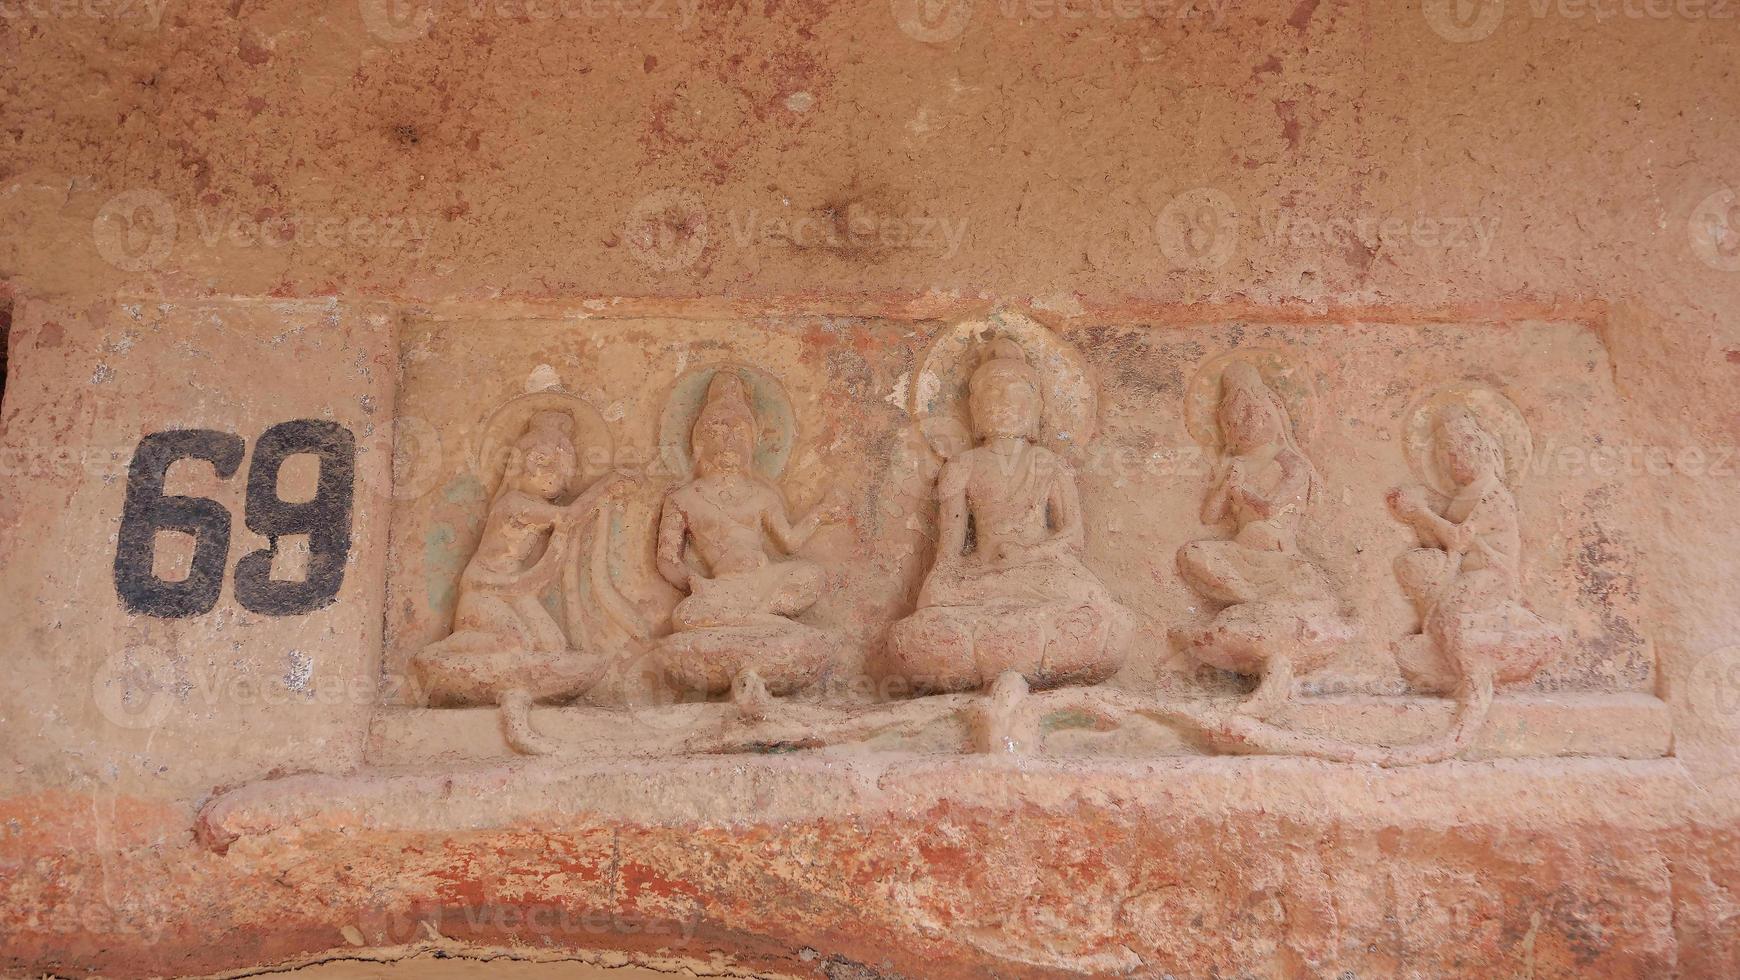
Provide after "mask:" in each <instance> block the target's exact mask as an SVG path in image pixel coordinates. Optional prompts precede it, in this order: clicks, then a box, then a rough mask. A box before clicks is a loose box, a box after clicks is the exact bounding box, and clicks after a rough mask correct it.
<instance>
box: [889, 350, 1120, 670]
mask: <svg viewBox="0 0 1740 980" xmlns="http://www.w3.org/2000/svg"><path fill="white" fill-rule="evenodd" d="M968 408H969V413H970V415H971V419H972V428H973V435H974V441H975V442H976V443H977V445H976V446H974V447H973V448H971V449H968V450H967V451H965V452H963V453H961V454H960V455H958V456H955V457H954V458H952V459H950V460H949V461H948V462H947V463H945V464H944V466H943V470H942V473H941V475H940V476H939V477H938V480H937V489H936V493H937V500H938V502H939V506H940V514H939V522H938V523H939V527H938V537H937V552H936V563H935V565H934V566H933V567H932V568H931V571H930V574H929V576H928V577H927V578H926V579H925V582H924V586H923V588H922V589H921V591H920V592H919V597H918V609H917V611H916V612H914V613H913V614H912V615H911V616H909V617H907V618H906V619H904V620H901V621H900V622H898V623H895V624H894V626H893V627H892V628H891V629H890V630H889V634H888V650H889V657H890V660H891V666H892V667H893V669H894V670H896V671H899V672H902V673H903V674H904V675H905V676H906V677H907V678H908V679H909V680H910V681H911V683H912V684H914V685H915V687H916V688H917V689H919V690H921V691H928V692H941V691H962V690H970V689H974V688H980V687H985V686H988V685H991V684H992V683H993V682H998V681H1000V680H1002V679H1004V678H1005V677H1008V678H1013V679H1014V680H1016V681H1024V682H1025V685H1026V686H1030V687H1034V688H1043V687H1054V686H1057V685H1062V684H1095V683H1098V682H1100V681H1103V680H1105V679H1106V678H1108V677H1110V676H1111V675H1112V674H1114V673H1116V672H1117V670H1118V668H1119V667H1120V666H1122V664H1123V650H1122V644H1123V641H1124V639H1125V638H1126V636H1127V635H1128V632H1129V628H1130V616H1129V613H1128V611H1126V610H1125V609H1124V608H1123V607H1122V606H1120V605H1119V604H1118V603H1117V602H1116V601H1114V600H1113V599H1112V597H1111V594H1110V593H1109V592H1107V591H1106V588H1105V586H1103V585H1101V584H1100V581H1099V579H1098V578H1096V577H1095V576H1094V573H1093V572H1091V571H1089V570H1088V568H1087V566H1086V565H1084V564H1082V560H1081V552H1082V514H1081V501H1080V499H1079V498H1078V496H1077V492H1076V483H1075V473H1074V472H1073V470H1072V469H1071V467H1070V466H1069V464H1068V463H1067V462H1066V461H1065V460H1064V459H1063V458H1062V457H1060V456H1058V455H1057V454H1055V453H1053V452H1052V451H1051V450H1049V449H1047V448H1045V447H1044V446H1041V445H1039V444H1038V443H1037V441H1036V436H1037V435H1038V431H1039V424H1040V419H1041V417H1042V413H1043V408H1044V403H1043V401H1042V395H1041V387H1040V383H1039V378H1038V375H1037V374H1036V373H1035V372H1034V369H1033V367H1032V366H1031V365H1029V364H1028V363H1027V358H1026V355H1025V354H1024V353H1023V352H1022V350H1021V347H1020V346H1019V345H1018V344H1016V343H1015V341H1013V340H1011V339H1009V338H1007V337H999V338H997V339H995V340H993V341H991V343H990V344H989V345H987V347H986V352H985V358H984V360H983V361H982V363H981V364H980V365H979V367H978V368H977V369H976V370H974V372H973V375H972V378H971V380H970V381H969V383H968Z"/></svg>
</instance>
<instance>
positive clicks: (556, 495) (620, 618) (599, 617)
mask: <svg viewBox="0 0 1740 980" xmlns="http://www.w3.org/2000/svg"><path fill="white" fill-rule="evenodd" d="M573 426H574V419H573V417H572V416H570V415H568V414H565V413H563V412H560V411H540V412H537V413H535V414H533V415H532V416H531V419H530V421H529V422H528V423H527V425H526V429H525V431H524V433H522V434H521V435H520V436H519V437H518V438H517V439H516V440H515V441H514V443H513V445H512V447H511V449H510V451H509V455H508V461H507V468H506V471H505V473H504V474H503V477H502V482H501V486H500V489H499V490H498V491H497V492H496V494H495V496H494V498H493V499H492V500H491V501H490V505H489V514H488V516H487V518H486V519H485V522H484V526H483V537H482V539H481V540H480V541H479V542H478V546H477V551H476V553H475V554H473V555H472V557H471V561H470V562H469V563H467V564H466V566H465V571H464V572H463V573H462V574H461V576H460V579H459V600H458V604H457V607H456V609H455V612H454V616H453V632H452V634H451V635H450V636H447V637H446V638H444V639H441V640H438V641H436V642H434V643H431V644H429V645H428V646H426V647H424V648H423V649H422V650H421V651H419V652H418V653H417V655H416V656H415V657H414V658H413V660H412V667H413V669H414V670H415V671H416V672H417V674H418V675H419V677H420V678H421V680H422V682H423V684H424V686H425V689H426V691H427V694H428V697H429V699H430V701H431V702H433V703H436V704H496V703H500V704H502V705H503V706H504V707H506V706H509V705H510V703H511V704H513V705H515V706H517V707H519V708H522V709H523V708H524V707H525V706H526V705H528V704H529V703H531V702H535V701H549V700H562V699H566V698H572V697H575V696H577V695H579V694H581V693H582V692H584V691H585V690H586V689H587V688H588V687H590V686H591V685H592V683H593V682H594V681H595V680H597V678H598V676H599V675H600V674H602V673H603V671H604V670H605V668H606V667H607V666H608V658H607V657H606V656H605V655H604V654H605V653H606V651H604V650H600V649H591V648H589V647H592V646H595V645H604V644H602V643H588V642H587V641H588V640H592V641H599V640H600V639H601V638H600V637H599V636H598V635H597V634H598V632H599V630H600V629H615V630H617V631H618V632H620V633H626V634H631V635H639V636H644V635H645V632H646V630H645V627H644V625H642V624H641V623H640V621H639V616H638V614H637V613H636V611H635V610H634V608H633V607H632V605H631V604H630V603H628V601H627V600H626V599H624V598H623V596H622V595H621V594H620V593H618V592H617V591H616V588H615V585H614V583H613V582H612V581H611V579H610V576H609V571H608V569H607V568H606V567H605V566H604V560H603V559H604V548H605V547H606V546H607V544H608V538H609V520H608V512H609V508H608V506H607V505H608V504H609V502H610V500H611V499H612V498H615V497H620V496H622V495H623V494H625V493H626V492H627V491H628V490H629V489H630V488H632V486H633V484H632V483H630V482H629V481H627V480H622V479H605V480H601V481H599V482H598V483H596V484H594V485H593V486H592V487H590V488H589V489H587V490H586V491H585V492H583V493H581V494H579V495H578V496H576V497H574V499H573V500H571V501H568V502H565V503H564V502H560V501H561V498H562V497H563V496H565V495H566V494H567V488H568V486H569V484H570V483H571V482H572V481H573V479H574V477H575V473H576V470H577V465H578V461H577V455H576V452H575V448H574V441H573ZM558 590H559V593H560V595H561V598H562V606H561V608H562V609H563V613H564V616H565V618H566V619H567V620H568V624H567V628H564V624H563V622H562V621H560V620H559V619H558V618H557V615H556V614H555V613H553V612H552V611H551V610H550V608H549V607H547V606H546V605H545V599H546V597H547V596H550V595H552V594H553V593H554V592H556V591H558ZM570 633H574V634H576V635H575V637H574V638H573V639H571V638H570ZM588 634H591V635H588Z"/></svg>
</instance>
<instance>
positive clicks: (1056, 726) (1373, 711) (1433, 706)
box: [368, 693, 1673, 766]
mask: <svg viewBox="0 0 1740 980" xmlns="http://www.w3.org/2000/svg"><path fill="white" fill-rule="evenodd" d="M1038 697H1044V695H1038ZM972 703H973V696H971V695H953V696H947V697H939V698H925V699H917V700H915V701H903V702H883V703H880V704H859V705H840V706H830V705H825V704H822V705H818V704H803V703H782V705H781V710H783V711H785V712H787V713H788V714H787V715H786V716H785V717H783V718H782V717H780V715H779V714H778V713H777V712H776V713H775V715H774V717H772V718H771V719H770V720H769V722H768V724H767V725H766V726H765V731H766V733H767V734H766V738H765V743H766V746H767V748H768V749H769V750H784V749H789V748H800V747H806V746H805V743H804V734H805V732H806V731H809V730H812V728H813V729H816V730H819V729H821V728H824V727H826V728H831V729H832V730H834V731H840V730H842V729H843V728H844V729H846V730H848V731H850V732H851V733H854V734H856V735H857V736H858V737H856V738H844V739H840V738H836V739H830V740H829V741H830V742H834V743H835V744H829V745H826V746H825V747H821V748H819V749H818V750H819V751H821V752H824V753H832V754H839V753H863V752H866V751H877V750H886V751H900V752H927V751H928V752H965V751H969V750H970V738H969V736H968V733H967V732H966V731H965V730H964V728H963V726H962V724H961V722H960V719H959V717H958V715H959V714H960V713H961V712H963V711H964V710H965V709H966V708H967V707H969V706H970V705H971V704H972ZM1156 703H1159V704H1165V705H1177V706H1197V707H1200V708H1203V709H1215V708H1220V709H1225V708H1231V707H1233V706H1234V705H1235V704H1236V702H1235V701H1232V700H1228V699H1209V698H1196V699H1173V700H1171V701H1160V700H1157V702H1156ZM734 710H735V709H734V708H733V707H732V706H731V705H729V704H722V703H699V704H674V705H661V706H654V707H642V708H632V709H626V708H596V707H579V706H566V707H547V706H546V707H538V708H534V709H533V710H532V712H531V716H530V717H531V722H532V724H533V726H534V727H535V728H536V729H537V730H538V731H539V732H541V733H542V734H543V735H544V736H546V737H547V738H549V739H550V740H552V741H557V742H560V743H563V744H565V745H567V746H571V747H573V749H574V750H575V753H576V754H581V755H584V756H585V757H587V758H595V759H596V758H609V757H613V756H620V757H623V758H654V757H658V756H661V755H680V754H683V752H684V748H685V746H692V745H694V744H695V743H696V741H697V735H698V734H705V733H712V732H718V731H721V730H724V729H725V728H726V726H728V725H729V724H730V723H731V719H732V717H733V713H734ZM1455 711H1456V705H1455V702H1453V701H1450V700H1448V699H1445V698H1432V697H1379V696H1369V695H1338V696H1329V697H1301V698H1296V699H1294V700H1293V701H1292V702H1291V703H1290V704H1288V705H1287V707H1286V708H1284V709H1283V710H1282V711H1281V712H1280V713H1278V714H1277V715H1275V716H1273V717H1272V718H1271V719H1270V721H1271V722H1272V723H1273V724H1275V725H1276V726H1278V727H1282V728H1286V729H1289V730H1293V731H1296V732H1299V733H1301V734H1304V735H1313V736H1320V737H1323V738H1333V739H1340V740H1344V741H1349V742H1360V743H1369V744H1373V745H1405V744H1408V743H1413V742H1420V741H1424V740H1426V739H1430V738H1432V737H1434V736H1436V735H1437V734H1439V733H1441V732H1443V731H1444V730H1445V729H1446V728H1447V727H1449V725H1450V724H1451V722H1452V719H1453V716H1454V714H1455ZM806 725H808V726H810V727H806ZM1045 727H1046V729H1047V735H1046V745H1045V754H1047V755H1050V756H1054V757H1063V758H1074V757H1107V758H1169V757H1176V756H1202V755H1205V754H1208V753H1207V752H1206V751H1205V750H1204V749H1203V748H1202V747H1201V746H1200V744H1198V743H1197V742H1195V741H1193V740H1192V739H1191V737H1190V734H1189V732H1188V731H1180V730H1173V729H1168V728H1166V727H1165V726H1162V725H1158V724H1156V725H1152V726H1146V727H1144V728H1141V729H1137V730H1123V729H1118V730H1110V731H1108V730H1102V726H1096V725H1094V724H1092V723H1091V722H1090V721H1089V720H1088V719H1081V718H1077V717H1076V716H1075V713H1073V712H1071V711H1070V710H1068V709H1063V710H1060V711H1057V712H1055V713H1053V714H1052V715H1051V716H1049V717H1048V719H1047V722H1046V726H1045ZM756 730H757V729H750V730H749V731H750V733H751V734H748V735H745V736H743V739H742V740H743V741H745V742H750V743H752V742H754V738H753V732H754V731H756ZM1672 737H1673V733H1672V724H1671V719H1670V717H1669V712H1668V708H1667V705H1666V704H1665V703H1663V702H1662V701H1661V700H1659V699H1658V698H1655V697H1653V696H1651V695H1647V694H1636V693H1629V694H1519V695H1504V696H1500V697H1498V698H1497V699H1495V700H1494V702H1493V706H1492V711H1491V713H1490V714H1489V715H1488V717H1487V719H1486V722H1485V724H1484V725H1483V726H1482V728H1481V729H1480V732H1479V734H1478V735H1477V736H1476V738H1475V739H1474V741H1473V743H1472V744H1471V745H1470V746H1469V748H1468V749H1467V750H1466V751H1465V752H1464V753H1463V754H1462V758H1464V759H1468V760H1483V759H1522V758H1543V757H1546V758H1551V757H1567V756H1595V757H1605V758H1616V759H1655V758H1661V757H1663V756H1665V755H1667V754H1668V752H1669V751H1670V749H1671V746H1672ZM714 741H717V740H714ZM570 757H572V756H570ZM368 758H369V761H370V762H371V763H373V764H375V765H380V766H421V765H429V764H442V765H450V764H468V763H482V762H490V761H505V760H511V759H515V758H522V757H520V756H518V755H517V754H516V753H515V752H514V750H513V749H512V748H511V747H510V746H509V744H508V741H507V738H506V736H505V735H504V732H503V727H502V719H501V714H500V712H499V711H498V710H497V709H495V708H439V709H431V708H383V709H381V710H380V711H378V712H376V714H375V717H374V721H373V724H372V727H371V732H370V739H369V749H368Z"/></svg>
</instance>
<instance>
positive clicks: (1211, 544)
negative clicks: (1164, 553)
mask: <svg viewBox="0 0 1740 980" xmlns="http://www.w3.org/2000/svg"><path fill="white" fill-rule="evenodd" d="M1216 422H1217V425H1218V427H1219V430H1220V435H1221V454H1222V458H1221V463H1220V466H1219V469H1218V472H1217V475H1216V479H1215V481H1214V484H1213V486H1212V487H1211V488H1210V489H1209V492H1208V496H1207V497H1206V498H1205V499H1204V501H1203V505H1202V522H1203V523H1204V524H1209V525H1217V524H1222V523H1228V522H1230V523H1231V524H1232V526H1233V528H1234V531H1233V535H1232V537H1231V538H1230V539H1226V540H1206V541H1193V542H1191V543H1190V544H1187V545H1185V546H1184V547H1183V548H1181V549H1179V552H1178V570H1179V572H1180V574H1181V575H1182V576H1183V578H1184V581H1185V583H1186V584H1188V585H1189V586H1190V587H1191V588H1192V589H1193V590H1195V591H1196V592H1197V593H1198V594H1199V595H1201V596H1203V597H1204V598H1205V599H1207V600H1209V601H1210V602H1212V603H1217V604H1220V606H1221V608H1220V609H1219V610H1218V611H1217V612H1216V614H1215V616H1214V619H1213V620H1212V621H1210V622H1209V623H1208V624H1207V625H1204V626H1199V627H1184V628H1177V629H1174V630H1172V632H1171V638H1172V641H1173V643H1174V644H1175V645H1177V646H1178V647H1180V648H1181V649H1183V650H1184V651H1185V652H1187V653H1189V654H1190V655H1192V656H1193V657H1195V658H1196V659H1197V660H1200V661H1201V662H1203V663H1206V664H1209V665H1210V666H1213V667H1218V668H1220V669H1222V670H1228V671H1232V672H1234V673H1239V674H1248V675H1257V676H1258V677H1260V678H1261V680H1260V681H1259V683H1258V685H1257V688H1256V690H1255V691H1254V692H1253V693H1252V695H1251V698H1250V700H1248V701H1246V702H1245V704H1244V705H1243V706H1242V707H1241V710H1243V711H1246V712H1248V713H1252V714H1266V713H1268V712H1270V711H1272V710H1273V709H1274V708H1276V707H1278V706H1279V705H1280V704H1281V703H1282V702H1284V701H1285V700H1286V699H1287V698H1288V697H1290V696H1291V693H1292V684H1293V678H1294V676H1295V675H1296V674H1299V673H1304V672H1307V671H1310V670H1315V669H1317V668H1318V667H1321V666H1322V665H1323V664H1324V663H1326V662H1327V661H1328V659H1329V658H1330V656H1332V655H1333V654H1334V652H1335V649H1336V647H1337V645H1339V644H1341V643H1343V642H1345V641H1346V640H1348V639H1349V638H1350V637H1351V636H1352V630H1351V628H1350V627H1349V626H1348V624H1347V623H1346V621H1345V620H1344V619H1343V618H1342V616H1341V615H1340V608H1339V606H1340V603H1339V601H1338V600H1337V598H1336V597H1335V595H1334V593H1333V591H1332V590H1331V588H1330V584H1329V581H1328V579H1327V578H1326V576H1325V575H1324V574H1323V571H1322V569H1320V568H1318V567H1317V565H1316V564H1314V563H1313V562H1312V561H1311V560H1310V559H1309V558H1307V557H1306V556H1305V555H1303V554H1301V553H1300V551H1299V532H1300V530H1301V526H1302V525H1303V523H1304V522H1305V520H1306V518H1307V516H1308V512H1309V508H1310V505H1311V503H1312V500H1313V498H1314V497H1315V496H1316V495H1317V492H1318V476H1317V470H1316V467H1314V466H1313V465H1312V464H1311V460H1310V459H1308V458H1306V456H1305V454H1304V453H1302V452H1300V450H1299V448H1298V446H1296V445H1295V444H1294V441H1293V434H1292V423H1291V421H1290V419H1289V418H1288V414H1287V409H1286V406H1285V404H1284V403H1283V402H1282V401H1281V398H1280V397H1279V396H1278V395H1276V394H1275V392H1274V391H1273V390H1272V389H1270V388H1269V386H1268V385H1267V384H1266V383H1265V382H1264V380H1263V377H1262V375H1261V373H1259V372H1258V370H1257V369H1256V367H1254V366H1253V365H1251V364H1249V363H1247V362H1245V361H1240V360H1235V361H1232V362H1231V363H1229V364H1228V365H1227V366H1226V369H1225V370H1224V371H1223V372H1222V373H1221V376H1220V400H1219V403H1218V406H1217V409H1216Z"/></svg>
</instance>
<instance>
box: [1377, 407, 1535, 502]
mask: <svg viewBox="0 0 1740 980" xmlns="http://www.w3.org/2000/svg"><path fill="white" fill-rule="evenodd" d="M1452 408H1457V409H1461V410H1463V411H1465V412H1467V413H1468V414H1469V415H1470V416H1472V417H1473V419H1474V421H1475V422H1476V423H1477V424H1478V425H1479V426H1480V428H1481V429H1482V430H1484V431H1485V432H1486V434H1487V435H1489V436H1491V437H1492V438H1493V439H1494V441H1496V442H1497V443H1498V445H1499V448H1500V449H1501V450H1502V451H1503V453H1504V482H1505V484H1506V485H1507V486H1510V487H1515V486H1516V485H1517V482H1518V481H1519V480H1521V479H1522V475H1523V473H1524V471H1526V470H1527V469H1528V464H1529V457H1530V455H1532V454H1533V452H1534V436H1533V435H1532V434H1531V433H1530V432H1529V424H1528V421H1527V420H1525V419H1524V418H1523V414H1522V410H1521V409H1519V408H1517V407H1516V403H1514V402H1512V401H1511V400H1510V399H1509V398H1506V397H1505V396H1504V393H1503V392H1501V391H1499V390H1498V389H1496V388H1494V387H1492V386H1491V385H1488V384H1484V383H1482V382H1478V381H1458V382H1455V383H1453V384H1448V385H1445V386H1444V387H1442V388H1439V389H1438V390H1437V391H1434V392H1432V393H1430V394H1428V395H1426V396H1425V397H1423V398H1421V399H1419V400H1418V401H1416V402H1415V403H1414V405H1413V406H1412V407H1411V408H1409V410H1408V414H1407V417H1406V419H1405V420H1404V421H1403V423H1402V425H1403V430H1402V435H1403V441H1404V448H1405V450H1406V452H1407V456H1408V467H1409V468H1410V469H1412V470H1413V472H1414V475H1415V476H1416V477H1418V478H1419V479H1420V482H1422V483H1424V484H1426V485H1427V486H1429V487H1431V488H1432V489H1434V490H1436V491H1438V492H1439V493H1442V494H1445V495H1450V494H1453V493H1455V492H1456V487H1455V486H1454V485H1453V484H1452V483H1451V481H1450V479H1449V478H1448V477H1447V476H1445V475H1444V473H1442V472H1441V471H1440V469H1439V466H1438V456H1437V453H1436V452H1435V451H1434V448H1435V441H1436V438H1437V432H1438V425H1439V423H1440V421H1441V420H1442V418H1443V416H1444V414H1445V412H1446V411H1447V410H1449V409H1452Z"/></svg>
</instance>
